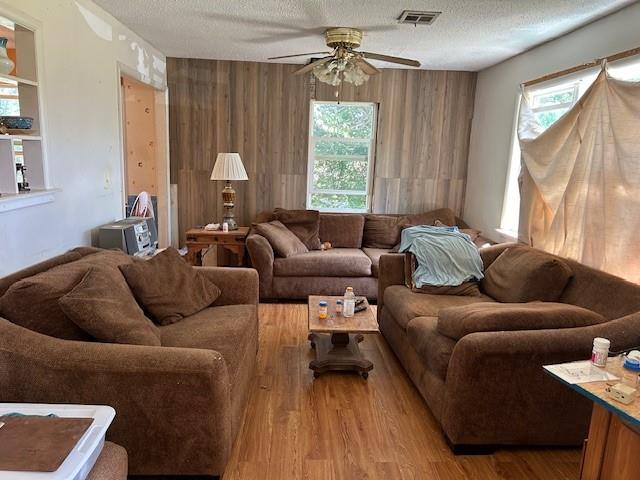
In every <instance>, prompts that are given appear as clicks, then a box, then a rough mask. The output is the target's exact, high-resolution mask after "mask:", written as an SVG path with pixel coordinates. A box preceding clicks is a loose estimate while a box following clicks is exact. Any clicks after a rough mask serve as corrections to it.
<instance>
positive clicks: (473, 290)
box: [404, 252, 482, 297]
mask: <svg viewBox="0 0 640 480" xmlns="http://www.w3.org/2000/svg"><path fill="white" fill-rule="evenodd" d="M417 266H418V260H417V258H416V256H415V255H414V254H413V253H411V252H406V253H405V255H404V284H405V285H406V287H407V288H409V289H410V290H411V291H412V292H415V293H427V294H431V295H457V296H461V297H479V296H481V295H482V294H481V293H480V289H479V288H478V282H464V283H462V284H460V285H443V286H438V285H423V286H421V287H420V288H418V287H416V284H415V282H414V281H413V274H414V272H415V271H416V268H417Z"/></svg>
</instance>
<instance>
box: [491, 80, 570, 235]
mask: <svg viewBox="0 0 640 480" xmlns="http://www.w3.org/2000/svg"><path fill="white" fill-rule="evenodd" d="M579 95H580V83H578V82H575V83H572V84H569V85H567V84H564V85H560V86H555V87H553V88H546V89H540V90H536V91H534V92H532V94H531V100H530V102H531V111H532V112H533V115H534V116H535V117H536V120H537V122H538V124H539V125H540V127H541V130H542V131H544V130H546V129H547V128H549V127H550V126H551V125H553V124H554V123H555V122H556V120H558V119H559V118H560V117H561V116H562V115H564V114H565V112H566V111H567V110H569V109H570V108H571V107H572V106H573V105H574V104H575V103H576V101H577V100H578V98H579ZM519 100H520V99H519ZM519 100H518V105H520V101H519ZM518 116H519V112H518V111H517V110H516V115H515V127H514V132H513V140H512V148H511V160H510V162H509V172H508V174H507V188H506V191H505V196H504V204H503V207H502V221H501V222H500V229H501V230H502V232H503V233H506V234H508V235H510V236H513V237H517V236H518V220H519V217H520V189H519V186H518V176H519V175H520V144H519V142H518Z"/></svg>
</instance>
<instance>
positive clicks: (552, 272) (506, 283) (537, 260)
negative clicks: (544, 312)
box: [481, 247, 573, 303]
mask: <svg viewBox="0 0 640 480" xmlns="http://www.w3.org/2000/svg"><path fill="white" fill-rule="evenodd" d="M572 276H573V272H572V270H571V267H569V265H567V263H566V262H563V261H562V260H561V259H560V258H558V257H554V256H552V255H550V254H548V253H545V252H542V251H540V250H536V249H534V248H528V247H514V248H507V249H506V250H505V251H504V252H502V253H501V254H500V255H499V256H498V258H496V259H495V260H494V261H493V263H492V264H491V265H489V268H487V270H486V271H485V275H484V279H483V280H482V283H481V287H482V290H483V291H484V293H486V294H487V295H489V296H490V297H493V298H494V299H495V300H498V301H499V302H503V303H522V302H532V301H535V300H540V301H543V302H555V301H557V300H558V299H559V298H560V295H562V292H563V290H564V287H565V286H566V285H567V282H569V279H570V278H571V277H572Z"/></svg>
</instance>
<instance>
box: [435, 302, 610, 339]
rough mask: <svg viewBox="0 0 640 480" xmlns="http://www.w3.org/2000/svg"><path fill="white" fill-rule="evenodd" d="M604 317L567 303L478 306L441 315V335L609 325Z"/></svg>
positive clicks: (469, 306) (454, 337)
mask: <svg viewBox="0 0 640 480" xmlns="http://www.w3.org/2000/svg"><path fill="white" fill-rule="evenodd" d="M606 321H607V319H606V318H604V317H603V316H602V315H600V314H599V313H596V312H592V311H591V310H587V309H586V308H582V307H577V306H575V305H569V304H565V303H552V302H531V303H475V304H471V305H464V306H461V307H449V308H445V309H443V310H440V313H439V314H438V325H437V329H438V332H439V333H441V334H442V335H445V336H447V337H449V338H453V339H454V340H459V339H461V338H462V337H464V336H465V335H468V334H470V333H474V332H499V331H510V330H546V329H551V328H574V327H586V326H589V325H597V324H599V323H603V322H606Z"/></svg>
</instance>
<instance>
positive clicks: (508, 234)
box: [495, 228, 518, 242]
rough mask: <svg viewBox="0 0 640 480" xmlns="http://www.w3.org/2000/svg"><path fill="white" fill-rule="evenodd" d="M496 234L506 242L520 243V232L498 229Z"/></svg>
mask: <svg viewBox="0 0 640 480" xmlns="http://www.w3.org/2000/svg"><path fill="white" fill-rule="evenodd" d="M495 232H496V233H497V234H498V236H499V237H500V240H502V241H504V242H518V232H514V231H513V230H505V229H504V228H496V229H495Z"/></svg>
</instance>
